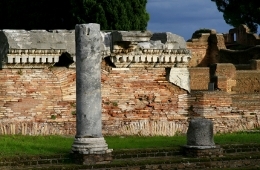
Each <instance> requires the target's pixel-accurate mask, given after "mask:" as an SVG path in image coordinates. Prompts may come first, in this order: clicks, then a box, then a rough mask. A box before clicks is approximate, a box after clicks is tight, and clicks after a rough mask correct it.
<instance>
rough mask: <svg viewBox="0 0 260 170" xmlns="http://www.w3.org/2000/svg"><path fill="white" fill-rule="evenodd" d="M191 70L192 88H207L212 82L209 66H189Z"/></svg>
mask: <svg viewBox="0 0 260 170" xmlns="http://www.w3.org/2000/svg"><path fill="white" fill-rule="evenodd" d="M189 72H190V89H191V90H207V89H208V83H209V82H210V76H209V75H210V74H209V68H208V67H195V68H189Z"/></svg>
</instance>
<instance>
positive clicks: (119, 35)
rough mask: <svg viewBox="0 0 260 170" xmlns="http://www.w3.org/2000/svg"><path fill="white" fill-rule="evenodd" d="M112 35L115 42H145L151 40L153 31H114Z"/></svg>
mask: <svg viewBox="0 0 260 170" xmlns="http://www.w3.org/2000/svg"><path fill="white" fill-rule="evenodd" d="M111 36H112V42H113V44H114V42H119V41H130V42H145V41H149V40H150V38H151V36H152V33H151V32H150V31H114V32H112V33H111Z"/></svg>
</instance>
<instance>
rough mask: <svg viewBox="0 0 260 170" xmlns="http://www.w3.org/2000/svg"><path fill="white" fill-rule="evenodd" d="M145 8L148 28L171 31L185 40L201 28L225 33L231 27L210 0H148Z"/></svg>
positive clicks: (156, 30) (157, 30)
mask: <svg viewBox="0 0 260 170" xmlns="http://www.w3.org/2000/svg"><path fill="white" fill-rule="evenodd" d="M146 8H147V11H148V13H149V14H150V21H149V23H148V30H150V31H152V32H172V33H174V34H178V35H180V36H183V37H184V39H185V40H188V39H190V38H191V36H192V33H193V32H194V31H196V30H198V29H201V28H209V29H215V30H217V32H219V33H227V32H228V31H229V29H230V28H232V27H231V26H229V25H227V24H226V23H225V21H224V19H223V15H222V13H221V12H219V11H218V10H217V7H216V5H215V3H214V2H212V1H211V0H148V3H147V6H146Z"/></svg>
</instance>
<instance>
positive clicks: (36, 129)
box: [0, 65, 260, 136]
mask: <svg viewBox="0 0 260 170" xmlns="http://www.w3.org/2000/svg"><path fill="white" fill-rule="evenodd" d="M190 71H191V76H192V78H191V79H192V80H193V81H192V82H196V83H197V84H198V85H200V86H202V87H203V88H204V86H206V84H207V83H206V79H208V78H206V76H205V77H204V76H203V75H204V74H205V73H206V72H208V68H207V69H205V68H204V69H203V68H200V69H195V68H194V69H193V68H191V69H190ZM238 74H240V73H238ZM194 76H195V77H196V78H194ZM199 77H201V78H199ZM238 77H239V76H238ZM202 78H204V79H205V82H204V83H203V81H200V79H202ZM0 80H1V81H0V134H31V135H39V134H41V135H43V134H65V135H66V134H70V135H74V134H75V69H67V68H61V67H60V68H59V67H58V68H50V69H21V70H20V69H3V70H1V71H0ZM254 80H255V79H254ZM192 86H193V85H192ZM202 87H200V88H202ZM231 98H232V97H230V96H229V94H228V93H225V92H221V91H215V92H206V91H205V92H197V93H195V92H192V94H187V92H186V91H185V90H183V89H180V88H179V87H177V86H175V85H173V84H172V83H169V82H168V81H167V80H166V71H165V69H164V68H147V69H145V68H129V69H112V68H111V67H109V66H104V65H103V69H102V107H103V110H102V121H103V134H104V135H108V134H110V135H169V136H171V135H174V134H176V133H178V132H180V133H186V130H187V127H188V118H189V116H193V115H197V116H198V115H201V116H207V117H208V118H212V119H214V122H215V123H216V124H215V131H223V129H224V130H225V132H226V131H236V130H240V129H241V128H242V129H250V128H253V127H258V126H260V122H259V121H260V119H259V116H258V115H260V113H259V111H260V108H259V106H260V105H259V104H257V102H255V100H254V102H252V101H248V102H247V105H246V107H245V106H244V105H245V103H241V102H240V101H238V102H236V103H234V101H235V100H237V99H239V97H238V98H236V99H235V98H232V100H233V101H232V100H231ZM258 99H259V98H256V101H258ZM244 100H246V99H245V98H244ZM247 108H250V110H247ZM200 109H202V110H203V113H202V114H201V112H200ZM212 109H213V110H212ZM206 111H208V112H206ZM229 111H230V113H229ZM244 113H248V114H247V115H243V114H244ZM251 113H253V115H252V114H251ZM248 116H249V117H250V119H249V117H248ZM247 120H248V121H247ZM239 121H242V122H243V123H244V124H245V125H244V126H240V125H239V126H238V124H239ZM225 127H226V128H228V129H225ZM232 127H233V128H232ZM234 127H235V128H234Z"/></svg>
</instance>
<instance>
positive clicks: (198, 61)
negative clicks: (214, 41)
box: [187, 34, 210, 67]
mask: <svg viewBox="0 0 260 170" xmlns="http://www.w3.org/2000/svg"><path fill="white" fill-rule="evenodd" d="M209 36H210V34H203V35H201V37H200V38H197V39H192V40H191V41H188V42H187V49H189V50H191V53H192V58H191V60H190V62H189V67H197V66H198V67H206V66H208V63H209V57H210V56H209V46H208V37H209Z"/></svg>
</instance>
